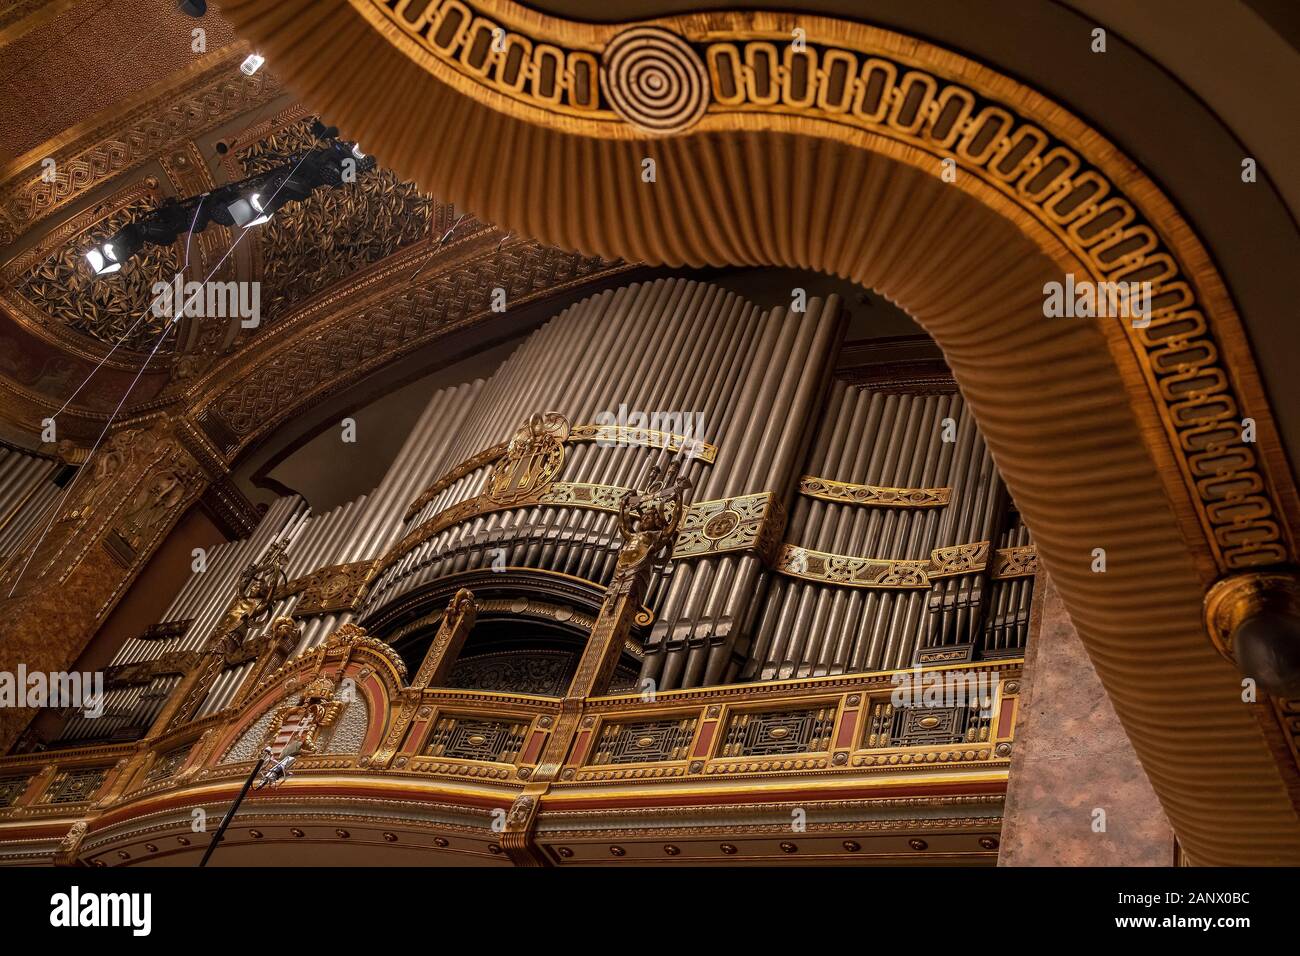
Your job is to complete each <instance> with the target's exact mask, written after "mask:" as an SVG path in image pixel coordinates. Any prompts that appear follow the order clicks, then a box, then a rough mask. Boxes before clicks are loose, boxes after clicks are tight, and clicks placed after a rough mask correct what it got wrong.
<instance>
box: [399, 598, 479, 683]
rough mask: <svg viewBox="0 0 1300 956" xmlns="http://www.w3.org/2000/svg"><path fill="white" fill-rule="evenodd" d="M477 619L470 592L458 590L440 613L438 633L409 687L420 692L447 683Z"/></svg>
mask: <svg viewBox="0 0 1300 956" xmlns="http://www.w3.org/2000/svg"><path fill="white" fill-rule="evenodd" d="M477 618H478V605H477V604H476V603H475V601H474V594H473V592H471V591H468V590H466V589H465V588H461V589H460V590H459V591H457V592H456V595H455V597H453V598H452V599H451V603H450V604H448V605H447V610H446V611H445V612H444V613H443V616H442V623H441V624H439V625H438V633H437V634H435V635H434V636H433V640H432V641H431V642H430V644H429V649H428V651H426V652H425V655H424V662H423V663H421V665H420V670H419V671H418V672H417V673H416V675H415V680H413V681H412V682H411V686H412V687H415V688H421V689H422V688H425V687H429V686H439V685H442V684H445V683H446V682H447V677H448V675H449V674H450V673H451V668H452V667H453V666H454V665H455V663H456V658H457V657H458V656H459V654H460V649H461V647H462V646H463V645H464V643H465V638H467V637H468V636H469V632H470V631H471V630H472V629H473V627H474V622H475V620H477Z"/></svg>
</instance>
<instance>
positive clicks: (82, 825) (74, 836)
mask: <svg viewBox="0 0 1300 956" xmlns="http://www.w3.org/2000/svg"><path fill="white" fill-rule="evenodd" d="M89 829H90V824H88V823H87V822H86V821H85V820H78V821H77V822H76V823H74V824H73V825H72V826H71V827H69V828H68V832H67V833H65V834H64V835H63V839H62V840H60V841H59V848H58V850H57V851H56V852H55V854H54V862H55V864H56V865H62V866H73V865H74V864H75V863H76V862H77V854H78V853H80V852H81V843H82V841H83V840H85V839H86V833H87V832H88V831H89Z"/></svg>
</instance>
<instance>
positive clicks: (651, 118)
mask: <svg viewBox="0 0 1300 956" xmlns="http://www.w3.org/2000/svg"><path fill="white" fill-rule="evenodd" d="M600 75H601V79H602V80H603V81H604V84H605V95H606V96H608V97H609V103H610V106H612V107H613V109H614V112H616V113H617V114H618V115H619V116H621V117H623V119H625V120H627V122H629V123H631V124H632V125H633V126H635V127H636V128H637V129H640V130H643V131H645V132H647V133H660V134H665V133H679V132H681V131H682V130H686V129H690V128H691V127H692V126H694V125H695V124H696V123H697V122H699V119H700V117H701V116H703V115H704V111H705V110H706V109H708V106H709V76H708V72H707V71H706V70H705V68H704V62H703V61H702V60H701V59H700V56H699V54H698V53H696V52H695V50H694V49H693V48H692V47H691V45H690V44H688V43H687V42H686V41H685V40H683V39H682V38H681V37H680V36H678V35H677V34H676V33H673V32H671V31H669V30H665V29H663V28H662V27H642V26H638V27H632V28H631V29H628V30H624V31H623V32H622V33H620V34H618V36H616V37H614V39H612V40H611V41H610V42H609V45H608V46H606V47H605V51H604V53H603V54H602V55H601V61H600Z"/></svg>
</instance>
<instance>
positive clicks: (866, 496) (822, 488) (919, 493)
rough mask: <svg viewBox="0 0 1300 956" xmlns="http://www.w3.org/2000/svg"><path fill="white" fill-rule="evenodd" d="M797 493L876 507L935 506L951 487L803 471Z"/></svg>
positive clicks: (946, 497) (946, 499) (948, 494)
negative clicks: (859, 480)
mask: <svg viewBox="0 0 1300 956" xmlns="http://www.w3.org/2000/svg"><path fill="white" fill-rule="evenodd" d="M799 493H800V494H801V495H807V496H808V497H809V498H820V499H822V500H823V501H837V502H843V503H845V504H853V505H871V506H872V507H876V508H938V507H941V506H943V505H946V504H948V502H949V501H950V500H951V496H952V489H951V488H885V487H881V486H878V485H855V484H850V483H849V482H845V481H834V480H832V479H830V478H818V477H816V476H814V475H804V476H803V477H802V478H800V479H799Z"/></svg>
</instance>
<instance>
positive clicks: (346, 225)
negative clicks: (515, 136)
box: [232, 117, 483, 323]
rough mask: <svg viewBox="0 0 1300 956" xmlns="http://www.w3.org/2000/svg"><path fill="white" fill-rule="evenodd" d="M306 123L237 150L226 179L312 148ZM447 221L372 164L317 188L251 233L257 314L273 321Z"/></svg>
mask: <svg viewBox="0 0 1300 956" xmlns="http://www.w3.org/2000/svg"><path fill="white" fill-rule="evenodd" d="M312 120H313V117H307V118H305V119H301V120H299V121H297V122H296V123H293V124H291V125H289V126H285V127H282V128H280V129H277V130H275V131H274V132H271V133H270V134H269V135H266V136H264V137H262V138H260V139H258V140H257V141H256V142H254V143H252V144H251V145H250V146H248V147H247V148H246V149H244V150H242V151H240V153H239V156H238V163H239V166H240V169H239V170H238V173H237V175H235V176H232V178H236V179H237V178H241V177H243V176H249V175H254V174H256V173H261V172H265V171H267V170H269V169H272V168H273V167H275V166H277V165H280V164H282V163H285V162H287V161H289V160H290V159H291V158H292V157H293V156H294V155H295V154H297V153H299V152H301V151H303V150H307V149H311V148H313V147H316V146H318V145H320V141H319V140H318V139H317V138H316V137H315V136H314V135H313V134H312V132H311V123H312ZM451 218H453V216H452V210H451V207H450V206H448V205H446V204H438V203H435V202H434V201H433V199H432V198H431V197H429V196H426V195H424V194H423V193H421V192H420V191H419V190H418V189H417V188H416V187H415V186H414V185H412V184H411V183H408V182H404V181H402V180H400V179H399V178H398V177H397V176H396V175H395V174H394V173H392V172H390V171H389V170H386V169H383V168H382V167H378V166H377V167H375V168H373V169H369V170H364V171H361V170H359V171H358V172H357V175H356V181H355V182H353V183H344V184H343V185H341V186H339V187H337V188H332V189H320V190H317V191H316V192H314V193H312V194H311V195H310V196H308V197H307V198H306V199H304V200H302V201H301V202H297V203H292V204H290V205H289V206H286V207H285V208H284V209H282V210H280V211H279V212H277V213H276V214H275V216H274V217H273V218H272V219H271V221H270V222H268V223H266V224H265V225H264V226H262V227H261V228H259V229H258V230H257V232H256V235H255V238H256V241H257V257H258V260H259V262H260V264H261V269H260V277H261V282H262V300H261V301H262V310H263V312H264V314H265V315H266V316H267V317H268V318H269V320H270V321H271V322H272V323H274V322H276V321H278V320H279V319H281V318H283V317H284V316H286V315H288V314H290V313H291V312H292V310H293V309H294V308H295V307H297V306H298V305H299V304H301V303H302V302H304V301H306V300H307V299H309V298H311V297H312V296H314V295H316V294H318V293H319V292H320V291H321V290H322V289H325V288H328V287H329V286H331V285H333V284H334V283H336V282H339V281H340V280H343V279H346V278H347V277H348V276H350V275H352V274H353V273H355V272H357V271H359V270H360V269H362V268H364V267H365V266H367V265H370V264H371V263H374V262H378V261H379V260H380V259H384V258H386V257H388V256H390V255H392V254H393V253H394V252H396V251H397V250H399V249H401V248H404V247H406V246H409V245H411V244H413V243H416V242H418V241H420V240H421V239H424V238H426V237H428V236H429V235H430V233H432V232H435V231H438V229H441V230H442V231H445V230H446V228H447V227H448V226H449V225H450V222H449V221H448V220H449V219H451ZM462 228H464V227H462ZM480 228H483V227H480Z"/></svg>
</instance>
